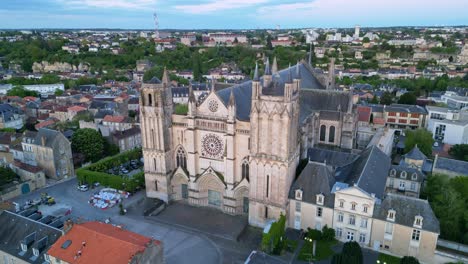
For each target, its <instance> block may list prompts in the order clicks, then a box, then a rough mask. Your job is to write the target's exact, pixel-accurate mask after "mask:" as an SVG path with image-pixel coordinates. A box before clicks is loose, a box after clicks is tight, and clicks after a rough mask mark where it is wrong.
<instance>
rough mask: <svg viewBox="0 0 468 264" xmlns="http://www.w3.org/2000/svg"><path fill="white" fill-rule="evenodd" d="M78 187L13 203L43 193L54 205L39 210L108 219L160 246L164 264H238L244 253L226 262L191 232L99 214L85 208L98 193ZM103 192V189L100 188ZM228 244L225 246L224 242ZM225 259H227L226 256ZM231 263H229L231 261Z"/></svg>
mask: <svg viewBox="0 0 468 264" xmlns="http://www.w3.org/2000/svg"><path fill="white" fill-rule="evenodd" d="M77 185H78V183H77V180H76V179H71V180H68V181H65V182H61V183H58V184H56V185H53V186H50V187H46V188H43V189H39V190H35V191H34V192H31V193H29V194H26V195H23V196H20V197H18V198H16V199H12V201H14V202H18V203H20V204H24V203H25V202H26V201H27V200H32V199H36V198H39V197H40V194H41V193H42V192H47V193H48V194H49V195H51V196H53V197H54V198H55V200H56V202H57V204H56V205H53V206H47V205H41V206H40V208H39V210H41V211H43V212H44V213H45V214H46V213H51V214H53V213H54V212H57V211H60V209H62V208H68V207H71V208H72V213H71V215H70V217H72V218H74V219H77V218H81V219H83V220H98V221H104V220H105V219H106V218H109V217H110V218H111V222H112V223H114V224H118V225H122V226H123V227H124V228H125V229H128V230H130V231H133V232H136V233H139V234H142V235H145V236H149V237H153V238H155V239H158V240H160V241H162V242H163V245H164V258H165V260H166V263H170V264H172V263H174V264H179V263H180V264H182V263H193V264H197V263H204V264H210V263H213V264H215V263H216V264H217V263H241V262H240V261H241V259H242V258H243V257H244V255H245V252H244V251H241V252H235V254H233V256H237V257H234V259H231V258H232V256H230V257H229V261H226V259H224V257H223V251H222V249H223V247H224V246H223V245H221V246H220V247H219V246H217V245H216V244H215V242H213V240H211V239H210V238H208V237H207V236H206V235H204V234H198V233H196V232H193V231H191V230H184V229H183V228H181V227H175V226H171V225H168V224H164V223H158V222H155V221H152V220H151V219H147V218H145V217H143V216H142V215H141V214H129V215H125V216H121V215H119V213H118V212H119V208H118V207H117V206H115V207H114V208H110V209H107V210H101V209H98V208H95V207H93V206H91V205H90V204H88V200H89V198H90V197H91V195H92V194H93V193H94V192H96V191H98V190H99V189H100V188H97V189H90V190H89V191H87V192H81V191H79V190H77V189H76V187H77ZM101 188H102V187H101ZM143 197H144V192H142V191H140V192H138V193H136V194H135V195H134V196H131V197H129V198H128V199H124V200H123V204H124V206H129V205H131V204H133V203H136V202H137V201H138V200H141V199H142V198H143ZM226 243H227V242H226ZM225 248H226V249H227V250H228V251H227V253H228V254H229V252H230V251H232V247H231V246H227V247H225ZM226 257H228V256H226ZM231 260H232V261H231Z"/></svg>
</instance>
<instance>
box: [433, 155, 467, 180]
mask: <svg viewBox="0 0 468 264" xmlns="http://www.w3.org/2000/svg"><path fill="white" fill-rule="evenodd" d="M434 169H439V170H446V171H451V172H454V173H458V174H460V176H468V162H466V161H462V160H456V159H448V158H443V157H438V158H437V159H436V160H435V161H434Z"/></svg>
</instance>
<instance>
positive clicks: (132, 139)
mask: <svg viewBox="0 0 468 264" xmlns="http://www.w3.org/2000/svg"><path fill="white" fill-rule="evenodd" d="M111 135H112V142H113V143H114V144H115V145H117V146H118V147H119V150H120V152H125V151H127V150H131V149H135V148H141V131H140V128H139V127H132V128H130V129H126V130H123V131H114V132H113V133H112V134H111Z"/></svg>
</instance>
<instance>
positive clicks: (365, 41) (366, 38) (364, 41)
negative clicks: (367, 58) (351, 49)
mask: <svg viewBox="0 0 468 264" xmlns="http://www.w3.org/2000/svg"><path fill="white" fill-rule="evenodd" d="M369 42H370V39H369V38H368V37H364V38H363V39H362V43H369Z"/></svg>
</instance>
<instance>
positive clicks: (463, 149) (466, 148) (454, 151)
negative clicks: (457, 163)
mask: <svg viewBox="0 0 468 264" xmlns="http://www.w3.org/2000/svg"><path fill="white" fill-rule="evenodd" d="M449 154H450V155H452V156H453V157H454V158H456V159H459V160H464V161H468V144H456V145H454V146H453V147H452V148H451V149H450V150H449Z"/></svg>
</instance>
